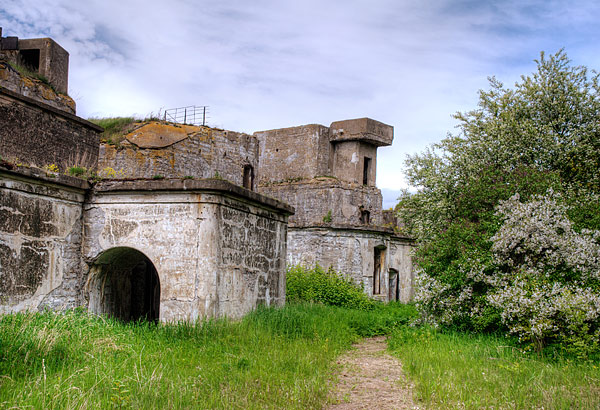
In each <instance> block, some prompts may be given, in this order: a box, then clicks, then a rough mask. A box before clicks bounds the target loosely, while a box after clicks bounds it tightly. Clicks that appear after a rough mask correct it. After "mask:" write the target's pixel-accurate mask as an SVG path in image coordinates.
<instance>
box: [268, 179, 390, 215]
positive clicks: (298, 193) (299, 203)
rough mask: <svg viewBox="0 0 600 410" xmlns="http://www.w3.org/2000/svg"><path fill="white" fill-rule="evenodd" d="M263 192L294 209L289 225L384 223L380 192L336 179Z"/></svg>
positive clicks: (271, 187)
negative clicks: (366, 213)
mask: <svg viewBox="0 0 600 410" xmlns="http://www.w3.org/2000/svg"><path fill="white" fill-rule="evenodd" d="M260 192H261V193H263V194H265V195H268V196H271V197H273V198H277V199H279V200H281V201H283V202H285V203H288V204H290V205H291V206H293V207H294V209H295V214H294V215H293V216H291V217H290V226H294V227H299V226H314V225H326V224H328V223H332V224H345V225H351V226H369V225H381V223H382V217H381V201H382V197H381V192H380V191H379V189H377V188H374V187H368V186H362V185H350V184H347V183H343V182H340V181H339V180H337V179H335V178H316V179H313V180H309V181H305V180H302V181H299V182H289V183H279V184H273V185H267V186H262V187H260ZM364 212H369V220H368V221H367V220H365V219H364V218H363V220H361V215H362V214H363V213H364Z"/></svg>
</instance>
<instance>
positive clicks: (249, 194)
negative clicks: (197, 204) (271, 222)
mask: <svg viewBox="0 0 600 410" xmlns="http://www.w3.org/2000/svg"><path fill="white" fill-rule="evenodd" d="M207 190H210V191H217V192H225V193H228V194H230V195H234V196H239V197H242V198H247V199H250V200H252V201H256V202H259V203H262V204H265V205H267V206H270V207H272V208H275V209H278V210H280V211H283V212H284V213H286V214H288V215H292V214H293V213H294V211H295V210H294V208H293V207H291V206H290V205H288V204H286V203H284V202H281V201H278V200H276V199H273V198H270V197H267V196H265V195H261V194H258V193H256V192H254V191H250V190H247V189H244V188H242V187H240V186H238V185H234V184H232V183H231V182H229V181H225V180H223V179H212V178H211V179H179V178H178V179H161V180H147V179H136V180H108V181H101V182H98V183H97V184H96V185H95V186H94V191H96V192H103V193H108V192H123V191H150V192H155V191H207Z"/></svg>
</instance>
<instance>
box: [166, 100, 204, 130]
mask: <svg viewBox="0 0 600 410" xmlns="http://www.w3.org/2000/svg"><path fill="white" fill-rule="evenodd" d="M162 117H163V120H164V121H170V122H176V123H178V124H187V125H206V124H207V120H208V118H209V117H208V106H206V105H202V106H196V105H189V106H187V107H179V108H169V109H167V110H165V111H164V113H163V115H162Z"/></svg>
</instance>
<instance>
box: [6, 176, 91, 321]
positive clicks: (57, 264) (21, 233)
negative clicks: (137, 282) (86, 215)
mask: <svg viewBox="0 0 600 410" xmlns="http://www.w3.org/2000/svg"><path fill="white" fill-rule="evenodd" d="M49 179H50V178H48V179H46V180H44V179H41V178H36V177H34V178H32V177H30V176H27V175H22V174H19V173H14V172H5V171H0V221H1V223H0V312H8V311H22V310H26V309H38V308H41V307H44V306H48V307H52V308H67V307H74V306H76V305H78V301H79V294H80V290H81V287H82V275H81V265H80V263H81V254H80V249H81V240H82V238H81V229H82V225H81V215H82V204H83V201H84V197H85V190H84V189H82V185H81V183H80V181H77V182H75V181H73V182H75V183H73V184H71V183H69V182H71V181H70V180H73V179H72V178H61V181H57V182H53V181H49Z"/></svg>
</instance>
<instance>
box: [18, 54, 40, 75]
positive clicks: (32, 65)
mask: <svg viewBox="0 0 600 410" xmlns="http://www.w3.org/2000/svg"><path fill="white" fill-rule="evenodd" d="M19 54H20V55H21V65H23V66H25V67H26V68H27V69H28V70H30V71H33V72H35V73H39V71H40V50H39V49H32V50H21V51H19Z"/></svg>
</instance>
